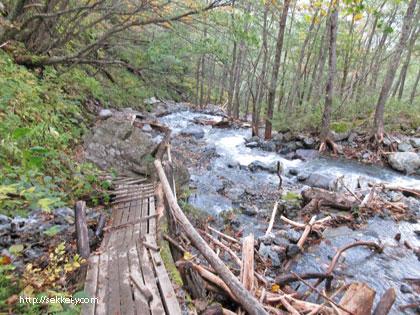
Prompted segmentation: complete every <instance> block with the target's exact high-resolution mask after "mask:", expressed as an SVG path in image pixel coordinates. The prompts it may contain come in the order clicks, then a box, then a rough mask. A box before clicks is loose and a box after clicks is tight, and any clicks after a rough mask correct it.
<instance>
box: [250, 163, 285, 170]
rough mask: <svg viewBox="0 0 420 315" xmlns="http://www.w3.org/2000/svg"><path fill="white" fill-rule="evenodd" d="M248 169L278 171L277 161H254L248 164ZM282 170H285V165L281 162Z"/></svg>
mask: <svg viewBox="0 0 420 315" xmlns="http://www.w3.org/2000/svg"><path fill="white" fill-rule="evenodd" d="M248 169H249V170H250V171H251V172H256V171H268V172H270V173H276V172H277V162H272V163H269V164H268V163H264V162H261V161H254V162H252V163H251V164H249V165H248ZM280 170H283V165H282V164H281V163H280Z"/></svg>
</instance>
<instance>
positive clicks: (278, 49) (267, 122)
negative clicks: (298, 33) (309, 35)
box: [264, 0, 290, 140]
mask: <svg viewBox="0 0 420 315" xmlns="http://www.w3.org/2000/svg"><path fill="white" fill-rule="evenodd" d="M289 5H290V0H284V8H283V11H282V15H281V19H280V26H279V33H278V35H277V45H276V54H275V57H274V65H273V73H272V75H271V82H270V87H269V89H268V105H267V106H268V108H267V115H266V119H265V137H264V138H265V140H270V139H271V129H272V122H271V120H272V119H273V109H274V101H275V98H276V86H277V78H278V75H279V68H280V57H281V52H282V49H283V38H284V30H285V28H286V21H287V13H288V11H289Z"/></svg>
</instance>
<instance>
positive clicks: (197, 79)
mask: <svg viewBox="0 0 420 315" xmlns="http://www.w3.org/2000/svg"><path fill="white" fill-rule="evenodd" d="M201 58H203V56H200V57H199V58H198V61H197V66H196V71H195V82H196V86H195V105H196V106H198V105H199V103H198V100H199V89H200V66H201Z"/></svg>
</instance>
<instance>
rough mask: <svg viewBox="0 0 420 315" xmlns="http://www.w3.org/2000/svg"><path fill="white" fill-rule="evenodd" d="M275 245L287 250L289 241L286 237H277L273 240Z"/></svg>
mask: <svg viewBox="0 0 420 315" xmlns="http://www.w3.org/2000/svg"><path fill="white" fill-rule="evenodd" d="M273 243H274V244H276V245H278V246H281V247H283V248H287V246H288V245H289V241H288V240H287V239H285V238H284V237H275V238H274V239H273Z"/></svg>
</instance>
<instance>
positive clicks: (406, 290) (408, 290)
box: [400, 283, 411, 294]
mask: <svg viewBox="0 0 420 315" xmlns="http://www.w3.org/2000/svg"><path fill="white" fill-rule="evenodd" d="M400 291H401V293H404V294H406V293H411V288H410V287H409V286H408V285H406V284H405V283H403V284H402V285H401V286H400Z"/></svg>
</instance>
